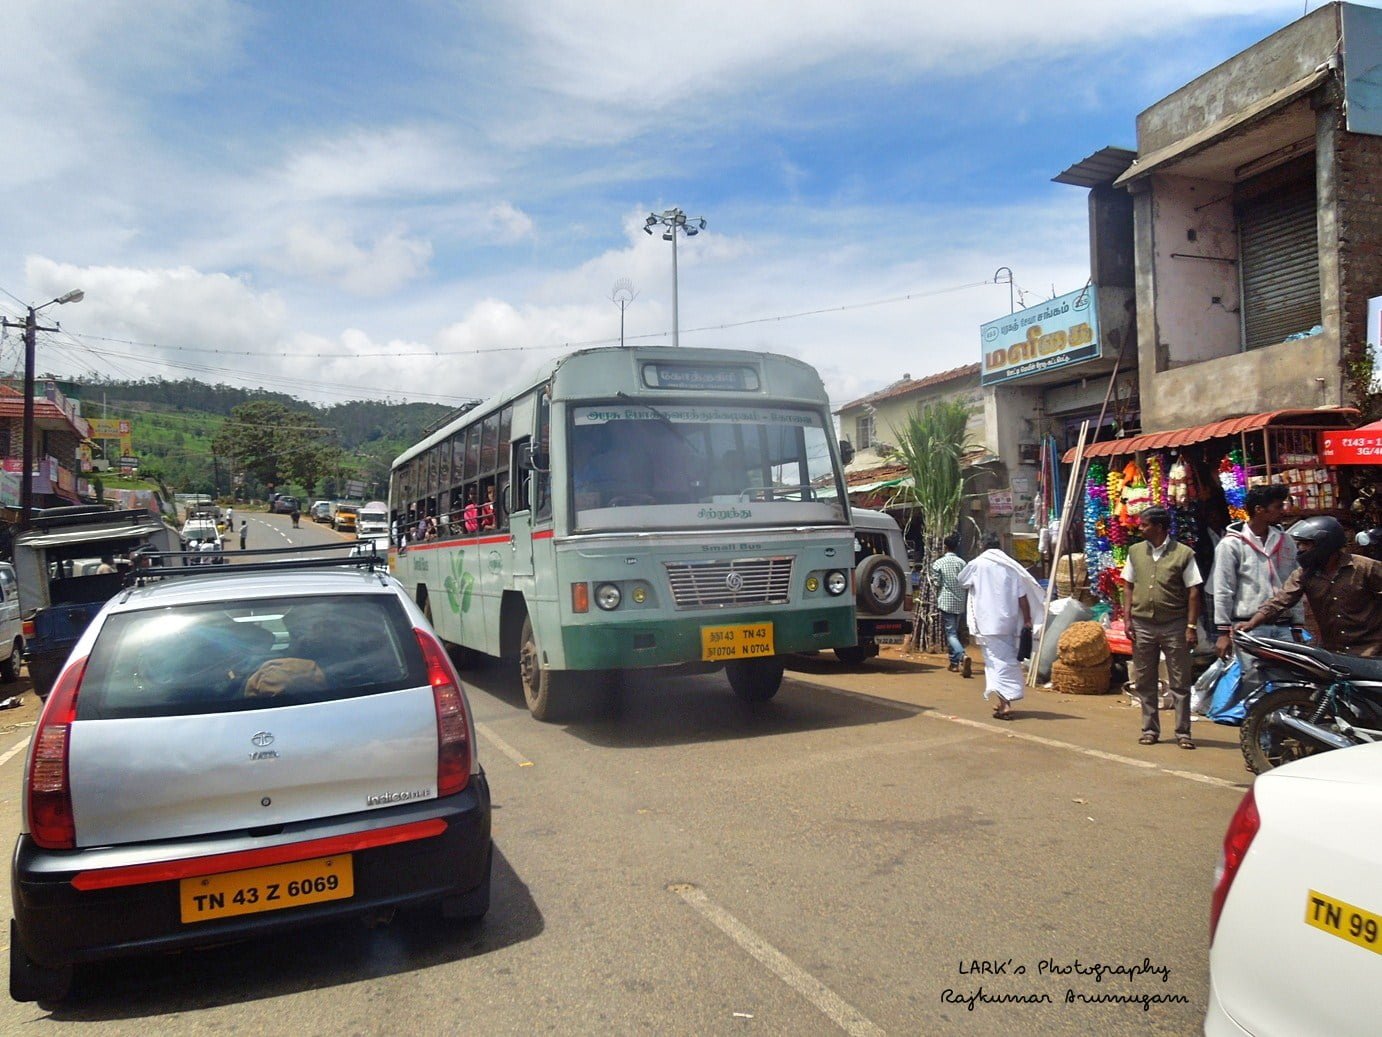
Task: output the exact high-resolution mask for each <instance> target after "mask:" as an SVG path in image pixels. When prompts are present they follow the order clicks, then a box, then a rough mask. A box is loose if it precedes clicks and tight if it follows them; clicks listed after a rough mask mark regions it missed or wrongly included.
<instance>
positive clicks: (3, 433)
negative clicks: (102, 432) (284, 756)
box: [0, 380, 90, 516]
mask: <svg viewBox="0 0 1382 1037" xmlns="http://www.w3.org/2000/svg"><path fill="white" fill-rule="evenodd" d="M23 384H24V383H23V382H22V381H19V380H17V381H16V382H15V384H0V508H3V509H6V510H8V511H10V512H12V513H13V515H14V516H17V515H18V508H19V497H20V483H21V482H22V480H23V471H24V461H23V458H24V393H23ZM89 434H90V428H89V426H88V425H87V422H86V419H84V418H83V417H82V413H81V405H80V404H79V403H78V401H76V400H72V399H68V398H67V397H66V396H64V395H63V394H62V392H61V391H59V389H58V388H57V386H56V385H55V384H54V383H53V382H39V383H38V385H37V386H36V387H35V390H34V440H35V441H34V448H33V450H32V451H31V456H32V458H33V469H32V470H33V484H32V485H33V500H34V507H36V508H46V507H57V506H61V505H65V504H78V503H80V502H81V500H82V497H83V496H84V495H86V493H87V492H88V491H87V485H86V480H84V479H83V478H82V476H81V464H80V461H79V453H80V450H81V446H82V443H83V442H85V441H86V438H87V436H88V435H89Z"/></svg>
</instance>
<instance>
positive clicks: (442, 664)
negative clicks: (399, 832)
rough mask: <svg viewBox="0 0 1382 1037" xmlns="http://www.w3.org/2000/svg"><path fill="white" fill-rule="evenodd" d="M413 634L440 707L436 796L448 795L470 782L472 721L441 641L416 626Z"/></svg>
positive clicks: (428, 680) (434, 697)
mask: <svg viewBox="0 0 1382 1037" xmlns="http://www.w3.org/2000/svg"><path fill="white" fill-rule="evenodd" d="M413 633H414V634H415V635H417V643H418V646H419V647H420V648H421V649H422V658H423V660H424V661H425V662H426V663H427V682H428V683H429V684H431V685H432V699H433V701H434V702H435V703H436V707H437V795H438V796H449V795H452V794H453V793H456V792H460V791H461V790H462V789H463V788H465V787H466V785H467V784H468V783H469V781H470V758H471V749H470V718H469V717H468V716H467V715H466V702H465V696H464V695H463V694H461V681H460V678H459V677H457V676H456V670H455V668H454V667H453V666H452V665H451V660H450V659H448V658H447V657H446V650H445V649H444V648H442V645H441V642H440V641H438V640H437V639H436V638H435V637H434V636H433V635H431V634H429V633H427V632H426V631H425V630H420V629H417V628H416V627H415V628H414V629H413Z"/></svg>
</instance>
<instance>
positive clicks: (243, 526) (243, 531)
mask: <svg viewBox="0 0 1382 1037" xmlns="http://www.w3.org/2000/svg"><path fill="white" fill-rule="evenodd" d="M249 535H250V527H249V523H248V522H246V521H245V520H244V519H241V520H240V550H241V551H243V550H244V549H245V541H247V540H248V539H249Z"/></svg>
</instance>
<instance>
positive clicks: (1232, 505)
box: [1219, 447, 1248, 522]
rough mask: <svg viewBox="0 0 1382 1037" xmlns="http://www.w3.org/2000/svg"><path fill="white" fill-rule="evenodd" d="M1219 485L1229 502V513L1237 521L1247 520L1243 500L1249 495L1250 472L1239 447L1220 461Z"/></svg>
mask: <svg viewBox="0 0 1382 1037" xmlns="http://www.w3.org/2000/svg"><path fill="white" fill-rule="evenodd" d="M1219 486H1220V487H1221V488H1222V489H1223V491H1224V500H1226V501H1227V502H1228V513H1229V515H1230V516H1231V517H1232V518H1233V520H1234V521H1235V522H1242V521H1245V520H1246V519H1247V517H1248V513H1247V512H1246V511H1245V510H1243V501H1244V500H1245V499H1246V497H1247V495H1248V473H1247V471H1246V469H1245V468H1244V465H1243V451H1242V449H1241V448H1239V447H1234V448H1233V449H1232V450H1230V451H1229V452H1228V453H1227V454H1226V455H1225V456H1224V459H1223V460H1222V461H1220V462H1219Z"/></svg>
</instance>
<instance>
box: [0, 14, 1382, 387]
mask: <svg viewBox="0 0 1382 1037" xmlns="http://www.w3.org/2000/svg"><path fill="white" fill-rule="evenodd" d="M1317 6H1319V4H1318V3H1317V2H1315V0H1310V2H1308V3H1302V2H1301V0H1294V2H1291V3H1277V2H1269V0H1150V2H1143V0H1123V2H1120V3H1109V2H1107V0H1044V2H1043V3H1039V4H1038V3H1032V2H1030V0H970V2H968V3H962V4H937V3H934V2H917V0H909V2H902V0H854V2H851V3H848V4H842V3H839V2H837V0H832V2H824V0H791V2H790V3H787V2H777V0H736V2H727V0H696V2H694V3H692V2H683V0H666V2H663V3H656V4H649V3H646V2H644V0H638V2H634V0H580V2H577V0H542V2H538V0H503V2H487V0H471V2H461V0H457V2H443V0H393V2H390V3H387V4H384V3H365V2H351V0H337V2H325V0H321V2H316V0H298V2H293V3H286V4H284V3H273V2H263V3H250V2H235V0H199V2H198V3H195V4H189V3H185V2H183V0H129V2H126V0H102V2H101V3H99V4H98V3H91V2H89V0H87V2H81V0H6V2H5V3H4V4H3V5H0V39H3V40H4V41H5V56H4V59H3V61H0V99H3V100H2V101H0V139H3V140H4V141H5V142H6V144H7V147H6V149H5V161H4V162H3V163H0V314H3V315H4V316H6V317H9V318H11V319H15V318H16V317H20V316H22V314H23V307H24V306H25V305H40V304H42V303H45V302H47V301H48V300H50V299H54V298H56V297H57V296H60V295H62V294H63V293H65V292H67V291H69V290H71V289H73V288H80V289H82V290H83V291H84V292H85V298H84V299H83V300H82V301H81V302H80V303H76V304H70V305H64V306H49V307H48V308H47V309H44V310H43V311H42V314H41V315H40V316H41V319H42V321H43V323H45V324H52V323H54V322H57V323H58V324H59V325H60V326H61V330H60V331H58V332H46V333H43V334H41V335H40V336H39V342H38V355H37V371H38V373H39V374H40V375H43V374H48V373H51V374H54V375H59V376H64V377H72V378H80V377H87V376H90V375H92V374H96V375H101V376H105V377H109V378H116V379H128V378H133V379H140V378H151V377H162V378H168V379H179V378H185V377H192V378H197V379H200V380H203V381H208V382H223V383H226V384H232V385H241V386H245V387H250V388H255V387H263V388H265V389H270V390H274V391H278V392H286V393H289V394H292V395H295V396H298V397H301V398H303V399H309V400H312V401H313V402H318V403H333V402H341V401H344V400H351V399H388V400H394V401H404V400H408V401H421V402H438V403H457V404H459V403H461V402H463V401H466V400H470V399H475V398H484V397H487V396H489V395H491V394H492V393H494V392H496V391H498V390H499V389H500V388H502V387H503V385H505V384H506V383H507V382H509V381H510V380H512V378H513V377H514V376H515V374H516V373H517V372H519V371H520V370H522V369H524V368H527V367H529V366H535V365H536V364H539V363H541V362H543V361H544V360H548V359H550V358H552V357H554V356H557V355H560V354H561V353H564V352H568V351H570V350H571V349H573V348H578V347H581V346H587V345H595V344H612V343H617V342H618V340H619V334H620V307H619V305H618V304H617V301H616V298H617V296H618V295H620V294H622V295H625V296H628V295H630V294H632V299H631V300H629V301H627V305H626V306H625V308H624V314H623V315H624V322H625V336H626V341H628V342H630V343H635V342H636V343H653V344H671V341H672V323H673V317H672V313H673V278H672V247H673V246H672V243H671V242H668V241H666V240H664V239H663V238H662V236H661V234H660V233H655V234H652V235H648V234H645V233H644V230H643V227H644V223H645V219H646V217H647V216H648V214H649V213H650V212H652V213H661V212H663V211H665V210H667V209H670V208H673V207H677V208H680V209H682V210H683V211H684V212H686V213H687V214H688V215H689V216H691V217H700V218H704V219H705V221H706V229H705V230H704V231H703V232H701V233H700V234H698V235H696V236H694V237H691V238H679V239H678V240H677V242H676V249H677V263H678V274H679V276H678V281H677V298H678V309H679V321H678V324H679V338H680V343H681V345H682V346H710V347H726V348H742V349H753V350H766V351H771V352H777V353H785V354H789V355H792V356H797V357H800V358H802V359H804V360H806V361H808V362H809V363H811V364H813V365H814V366H815V367H816V368H817V369H818V370H819V371H820V373H821V376H822V378H823V379H824V381H825V384H826V387H827V389H828V390H829V392H830V395H831V401H832V405H833V406H835V407H839V406H841V405H843V404H844V403H847V402H849V401H850V400H853V399H857V398H858V397H860V396H863V395H866V394H867V393H870V392H872V391H874V390H876V389H879V388H882V387H884V386H886V385H888V384H890V383H892V382H894V381H896V380H897V379H899V378H902V377H903V376H904V375H910V376H912V377H914V378H921V377H925V376H926V375H929V374H934V373H937V372H939V371H943V370H948V369H950V368H953V367H957V366H960V365H963V364H968V363H973V362H976V361H977V360H978V359H979V353H980V350H979V333H978V329H979V325H980V324H982V323H984V322H985V321H988V320H992V319H994V318H995V317H998V316H1001V315H1002V314H1004V313H1006V312H1008V308H1009V287H1008V284H1007V282H1006V279H1005V278H1006V275H1003V279H1000V280H1001V283H995V274H996V272H997V271H998V270H999V268H1003V267H1006V268H1009V269H1010V270H1011V271H1012V272H1013V280H1014V282H1015V284H1016V286H1017V289H1018V290H1019V306H1020V305H1021V303H1022V302H1024V301H1025V302H1026V303H1028V304H1035V303H1037V302H1039V301H1041V300H1042V299H1045V298H1050V297H1051V296H1052V295H1053V294H1063V293H1065V292H1069V291H1073V290H1076V289H1078V288H1079V287H1081V286H1082V285H1083V284H1084V283H1085V281H1086V280H1087V279H1088V277H1089V261H1088V223H1087V210H1086V198H1087V192H1086V191H1084V190H1083V189H1081V188H1075V187H1069V186H1063V185H1060V184H1054V183H1052V182H1051V177H1053V176H1055V175H1056V174H1058V173H1059V172H1060V171H1061V170H1062V169H1064V168H1066V167H1067V166H1069V165H1071V164H1073V163H1075V162H1077V161H1079V160H1080V159H1082V158H1084V157H1085V156H1087V155H1089V154H1090V153H1092V152H1094V151H1096V150H1098V149H1099V148H1101V147H1104V146H1105V145H1109V144H1113V145H1118V146H1122V147H1136V133H1135V120H1136V116H1137V113H1138V112H1139V111H1141V110H1142V109H1144V108H1146V107H1148V106H1149V105H1151V104H1153V103H1155V102H1156V101H1157V100H1159V99H1160V98H1162V97H1164V96H1166V95H1167V94H1168V93H1170V92H1171V91H1173V90H1175V89H1176V88H1178V87H1180V86H1181V85H1183V84H1185V83H1187V82H1189V81H1190V80H1192V79H1194V78H1195V77H1196V76H1198V75H1199V74H1200V73H1202V72H1204V71H1206V70H1208V69H1209V68H1211V67H1213V66H1214V65H1216V64H1218V63H1219V62H1221V61H1223V60H1225V59H1226V58H1228V57H1231V56H1232V55H1233V54H1235V53H1237V52H1239V51H1241V50H1243V49H1245V48H1247V47H1248V46H1250V45H1252V44H1253V43H1254V42H1256V41H1257V40H1259V39H1262V38H1263V37H1265V36H1268V35H1270V34H1271V33H1272V32H1274V31H1276V30H1277V29H1279V28H1281V27H1282V26H1284V25H1286V24H1288V23H1289V22H1291V21H1292V20H1294V19H1296V18H1299V17H1300V16H1301V15H1302V14H1303V13H1304V12H1305V10H1306V9H1307V8H1308V9H1311V10H1313V9H1314V8H1315V7H1317ZM1373 6H1375V4H1374V5H1373ZM620 284H625V285H631V290H630V289H626V290H625V291H624V292H622V293H619V292H616V286H617V285H620ZM22 364H23V344H22V339H21V338H20V336H19V334H18V333H17V332H14V331H10V332H7V333H6V337H5V338H4V339H3V340H0V372H4V373H8V372H11V371H19V370H22Z"/></svg>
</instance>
